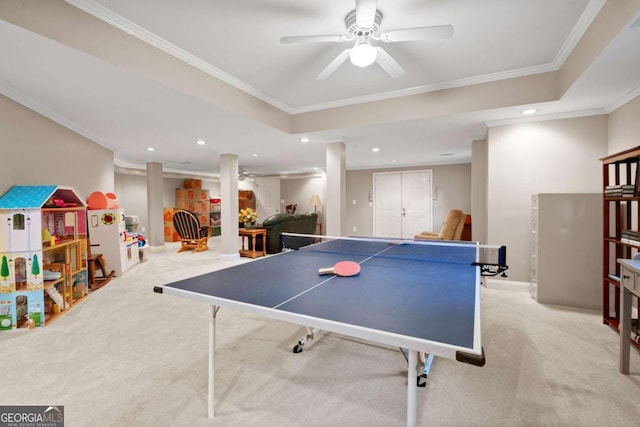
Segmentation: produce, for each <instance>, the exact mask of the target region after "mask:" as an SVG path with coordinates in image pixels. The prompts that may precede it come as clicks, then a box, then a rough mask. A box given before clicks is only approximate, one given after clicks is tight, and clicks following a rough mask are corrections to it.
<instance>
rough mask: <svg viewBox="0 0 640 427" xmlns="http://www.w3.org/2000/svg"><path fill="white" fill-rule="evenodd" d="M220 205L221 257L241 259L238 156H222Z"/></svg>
mask: <svg viewBox="0 0 640 427" xmlns="http://www.w3.org/2000/svg"><path fill="white" fill-rule="evenodd" d="M220 195H221V196H222V203H221V205H220V220H221V223H222V224H221V233H220V237H221V246H220V255H221V256H223V257H227V258H240V254H239V252H238V250H239V245H240V243H239V242H240V240H239V238H238V156H237V155H235V154H221V155H220Z"/></svg>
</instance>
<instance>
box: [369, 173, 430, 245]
mask: <svg viewBox="0 0 640 427" xmlns="http://www.w3.org/2000/svg"><path fill="white" fill-rule="evenodd" d="M431 182H432V181H431V171H430V170H427V171H406V172H383V173H374V174H373V234H374V236H377V237H395V238H403V239H412V238H413V236H415V235H416V234H419V233H420V232H422V231H430V230H431V228H432V226H433V222H432V218H431V193H432V184H431Z"/></svg>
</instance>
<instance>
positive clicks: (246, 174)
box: [238, 166, 253, 181]
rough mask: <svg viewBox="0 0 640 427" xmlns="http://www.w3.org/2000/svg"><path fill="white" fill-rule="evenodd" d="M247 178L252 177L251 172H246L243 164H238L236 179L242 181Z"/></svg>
mask: <svg viewBox="0 0 640 427" xmlns="http://www.w3.org/2000/svg"><path fill="white" fill-rule="evenodd" d="M247 178H253V174H252V173H249V172H247V170H246V169H245V168H244V166H238V181H244V180H245V179H247Z"/></svg>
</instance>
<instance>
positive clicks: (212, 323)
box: [207, 305, 220, 418]
mask: <svg viewBox="0 0 640 427" xmlns="http://www.w3.org/2000/svg"><path fill="white" fill-rule="evenodd" d="M219 308H220V307H218V306H215V305H212V306H210V310H211V311H210V315H209V395H208V400H207V407H208V410H209V411H208V412H209V418H213V417H214V416H215V408H214V406H215V372H216V314H217V313H218V309H219Z"/></svg>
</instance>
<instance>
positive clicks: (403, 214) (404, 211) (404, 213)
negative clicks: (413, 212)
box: [402, 208, 407, 216]
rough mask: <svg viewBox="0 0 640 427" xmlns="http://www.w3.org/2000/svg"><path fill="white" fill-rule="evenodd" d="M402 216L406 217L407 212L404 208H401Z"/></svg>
mask: <svg viewBox="0 0 640 427" xmlns="http://www.w3.org/2000/svg"><path fill="white" fill-rule="evenodd" d="M402 216H407V211H406V209H405V208H402Z"/></svg>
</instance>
